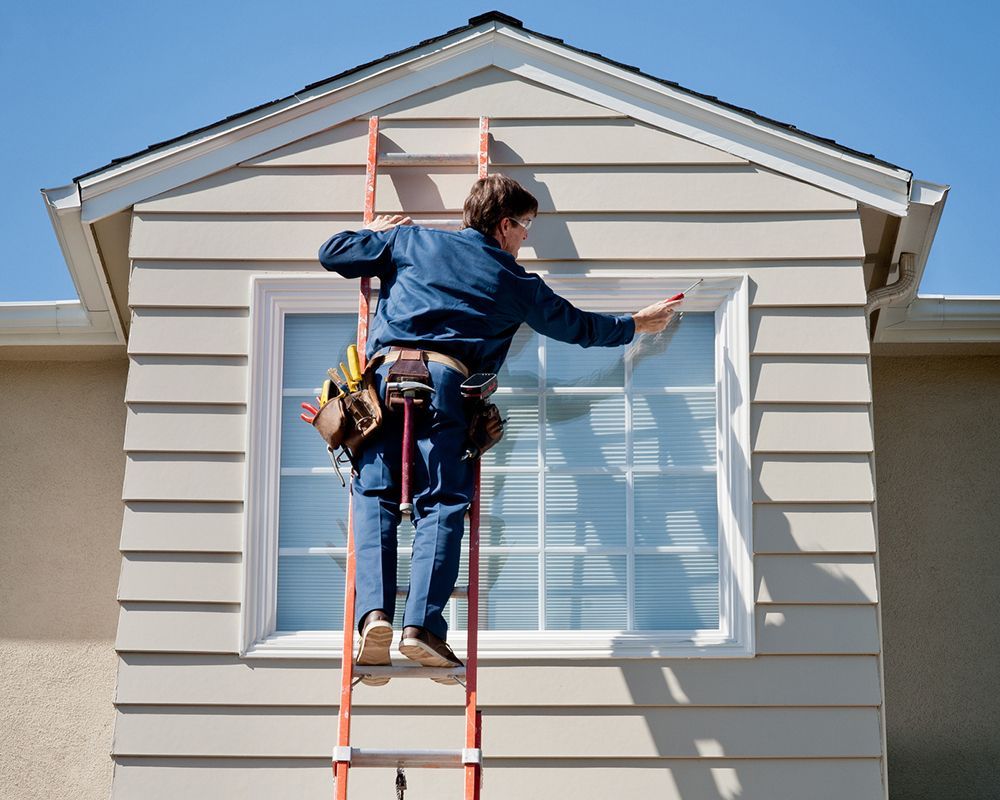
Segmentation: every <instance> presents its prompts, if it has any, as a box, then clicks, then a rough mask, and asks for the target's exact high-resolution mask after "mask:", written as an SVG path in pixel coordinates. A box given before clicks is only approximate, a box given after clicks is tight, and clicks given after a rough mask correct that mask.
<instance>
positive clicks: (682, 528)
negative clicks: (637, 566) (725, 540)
mask: <svg viewBox="0 0 1000 800" xmlns="http://www.w3.org/2000/svg"><path fill="white" fill-rule="evenodd" d="M633 489H634V492H635V543H636V544H637V545H639V546H657V547H663V546H678V545H681V546H689V547H690V546H698V547H716V546H717V545H718V528H719V525H718V511H717V504H716V498H715V475H714V474H708V475H697V476H692V477H687V476H685V477H679V476H676V475H636V476H635V477H634V479H633Z"/></svg>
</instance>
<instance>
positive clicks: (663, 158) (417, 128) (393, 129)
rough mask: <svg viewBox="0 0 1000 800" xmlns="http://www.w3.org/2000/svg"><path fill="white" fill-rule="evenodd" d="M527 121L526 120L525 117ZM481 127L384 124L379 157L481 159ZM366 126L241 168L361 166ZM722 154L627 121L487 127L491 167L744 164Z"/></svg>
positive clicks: (495, 122) (355, 123) (353, 124)
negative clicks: (474, 155) (406, 155)
mask: <svg viewBox="0 0 1000 800" xmlns="http://www.w3.org/2000/svg"><path fill="white" fill-rule="evenodd" d="M522 116H523V115H522ZM478 148H479V123H478V121H477V120H475V119H464V120H447V121H443V120H431V119H412V120H401V119H394V120H387V119H382V120H379V152H380V153H443V154H463V155H470V154H472V153H475V152H478ZM367 153H368V121H367V120H352V121H350V122H345V123H344V124H343V125H337V126H336V127H333V128H329V129H327V130H325V131H323V132H322V133H317V134H316V135H314V136H310V137H307V138H305V139H300V140H299V141H297V142H292V143H291V144H288V145H285V146H283V147H279V148H277V149H275V150H272V151H270V152H269V153H264V154H263V155H260V156H257V157H256V158H252V159H249V160H247V161H244V162H243V166H262V167H330V166H351V165H353V166H362V165H364V164H365V160H366V156H367ZM746 163H747V161H746V160H745V159H742V158H738V157H737V156H733V155H730V154H729V153H726V152H725V151H723V150H718V149H716V148H714V147H708V146H707V145H704V144H701V143H700V142H695V141H694V140H692V139H685V138H684V137H682V136H677V135H675V134H672V133H668V132H667V131H663V130H658V129H656V128H651V127H650V126H648V125H644V124H642V123H641V122H637V121H635V120H633V119H625V118H618V119H615V118H610V117H609V118H605V119H599V118H591V119H565V118H564V119H525V118H509V119H497V118H496V117H493V118H491V119H490V166H491V167H492V168H493V170H494V171H495V170H496V169H497V168H501V169H502V170H503V171H504V172H506V171H508V170H507V168H509V167H510V166H511V165H521V164H538V165H548V164H574V165H592V164H682V165H693V164H746Z"/></svg>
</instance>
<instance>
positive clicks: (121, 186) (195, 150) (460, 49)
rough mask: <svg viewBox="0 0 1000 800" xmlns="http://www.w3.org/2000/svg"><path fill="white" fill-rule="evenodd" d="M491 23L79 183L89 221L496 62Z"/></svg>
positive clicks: (85, 213) (125, 163)
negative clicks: (492, 49) (493, 54)
mask: <svg viewBox="0 0 1000 800" xmlns="http://www.w3.org/2000/svg"><path fill="white" fill-rule="evenodd" d="M492 41H493V37H492V24H491V25H490V27H489V28H481V29H475V30H473V31H470V32H467V33H465V34H463V35H460V36H456V38H455V39H454V40H452V41H445V42H437V43H435V44H433V45H428V46H427V47H426V48H422V49H421V50H417V51H414V52H412V53H409V54H407V55H406V56H401V57H400V58H399V59H398V60H394V61H390V62H385V63H381V64H377V65H373V66H372V67H371V68H369V69H366V70H362V71H360V72H357V73H353V74H351V75H348V76H345V77H344V78H343V79H341V80H339V81H335V82H332V83H329V84H323V85H322V86H320V87H316V88H315V89H313V90H310V91H308V92H304V93H301V94H298V95H295V96H294V97H292V98H289V99H288V100H287V101H286V102H285V103H282V104H280V105H277V106H271V107H269V108H267V109H262V110H261V111H260V112H258V113H256V114H250V115H248V116H244V117H240V118H238V119H236V120H233V121H231V123H229V124H226V125H222V126H219V127H216V128H212V129H211V130H209V131H204V132H202V133H201V134H199V135H197V136H194V137H192V138H191V139H187V140H182V141H180V142H177V143H175V144H173V145H171V146H169V147H167V148H165V149H163V150H157V151H155V152H154V153H150V154H148V155H146V156H142V157H138V158H135V159H132V160H129V161H128V162H124V163H123V164H120V165H115V166H114V167H109V168H108V169H106V170H103V171H101V172H99V173H96V174H94V175H91V176H89V177H87V178H84V179H83V180H81V182H80V186H81V197H82V201H83V214H82V218H83V220H84V222H88V223H89V222H95V221H97V220H99V219H103V218H105V217H107V216H110V215H111V214H115V213H117V212H119V211H122V210H123V209H125V208H129V207H130V206H132V205H134V204H135V203H137V202H140V201H142V200H145V199H148V198H149V197H154V196H156V195H157V194H160V193H162V192H165V191H169V190H170V189H173V188H176V187H177V186H181V185H183V184H186V183H190V182H191V181H195V180H198V179H199V178H203V177H205V176H206V175H210V174H212V173H214V172H218V171H220V170H222V169H226V168H228V167H231V166H233V165H234V164H238V163H240V162H241V161H245V160H247V159H249V158H254V157H255V156H259V155H262V154H263V153H266V152H268V151H270V150H274V149H275V148H278V147H281V146H283V145H286V144H288V143H289V142H293V141H296V140H298V139H302V138H305V137H307V136H312V135H313V134H316V133H320V132H322V131H324V130H326V129H327V128H331V127H333V126H335V125H339V124H341V123H343V122H347V121H348V120H351V119H353V118H355V117H357V116H361V115H364V114H366V113H368V112H369V111H371V109H373V108H378V107H380V106H384V105H388V104H390V103H394V102H396V101H398V100H402V99H404V98H406V97H409V96H410V95H413V94H416V93H418V92H421V91H424V90H426V89H430V88H433V87H434V86H437V85H439V84H441V83H446V82H448V81H451V80H455V79H457V78H460V77H462V76H464V75H467V74H469V73H471V72H475V71H477V70H479V69H482V68H484V67H487V66H490V65H491V64H492V58H491V53H490V51H491V47H490V44H491V43H492Z"/></svg>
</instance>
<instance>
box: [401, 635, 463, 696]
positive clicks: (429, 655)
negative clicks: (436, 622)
mask: <svg viewBox="0 0 1000 800" xmlns="http://www.w3.org/2000/svg"><path fill="white" fill-rule="evenodd" d="M399 652H400V653H401V654H402V655H404V656H406V657H407V658H408V659H410V660H411V661H416V662H417V663H418V664H421V665H422V666H425V667H460V666H462V664H461V662H455V661H452V660H450V659H448V658H445V657H444V656H443V655H441V654H440V653H438V652H437V651H436V650H434V648H432V647H431V646H430V645H428V644H425V643H424V642H422V641H420V640H419V639H403V641H401V642H400V643H399ZM431 680H432V681H434V682H435V683H442V684H445V685H453V684H456V683H458V681H457V680H456V679H455V678H431Z"/></svg>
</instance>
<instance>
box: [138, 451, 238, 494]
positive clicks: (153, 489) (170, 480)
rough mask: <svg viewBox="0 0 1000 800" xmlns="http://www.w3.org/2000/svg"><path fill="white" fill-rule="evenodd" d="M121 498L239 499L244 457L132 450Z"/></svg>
mask: <svg viewBox="0 0 1000 800" xmlns="http://www.w3.org/2000/svg"><path fill="white" fill-rule="evenodd" d="M122 499H123V500H189V501H193V500H200V501H205V500H214V501H229V502H242V500H243V456H241V455H227V454H212V455H206V454H199V453H185V454H183V455H174V454H170V453H132V454H130V455H129V456H128V457H127V460H126V464H125V483H124V486H123V487H122Z"/></svg>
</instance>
